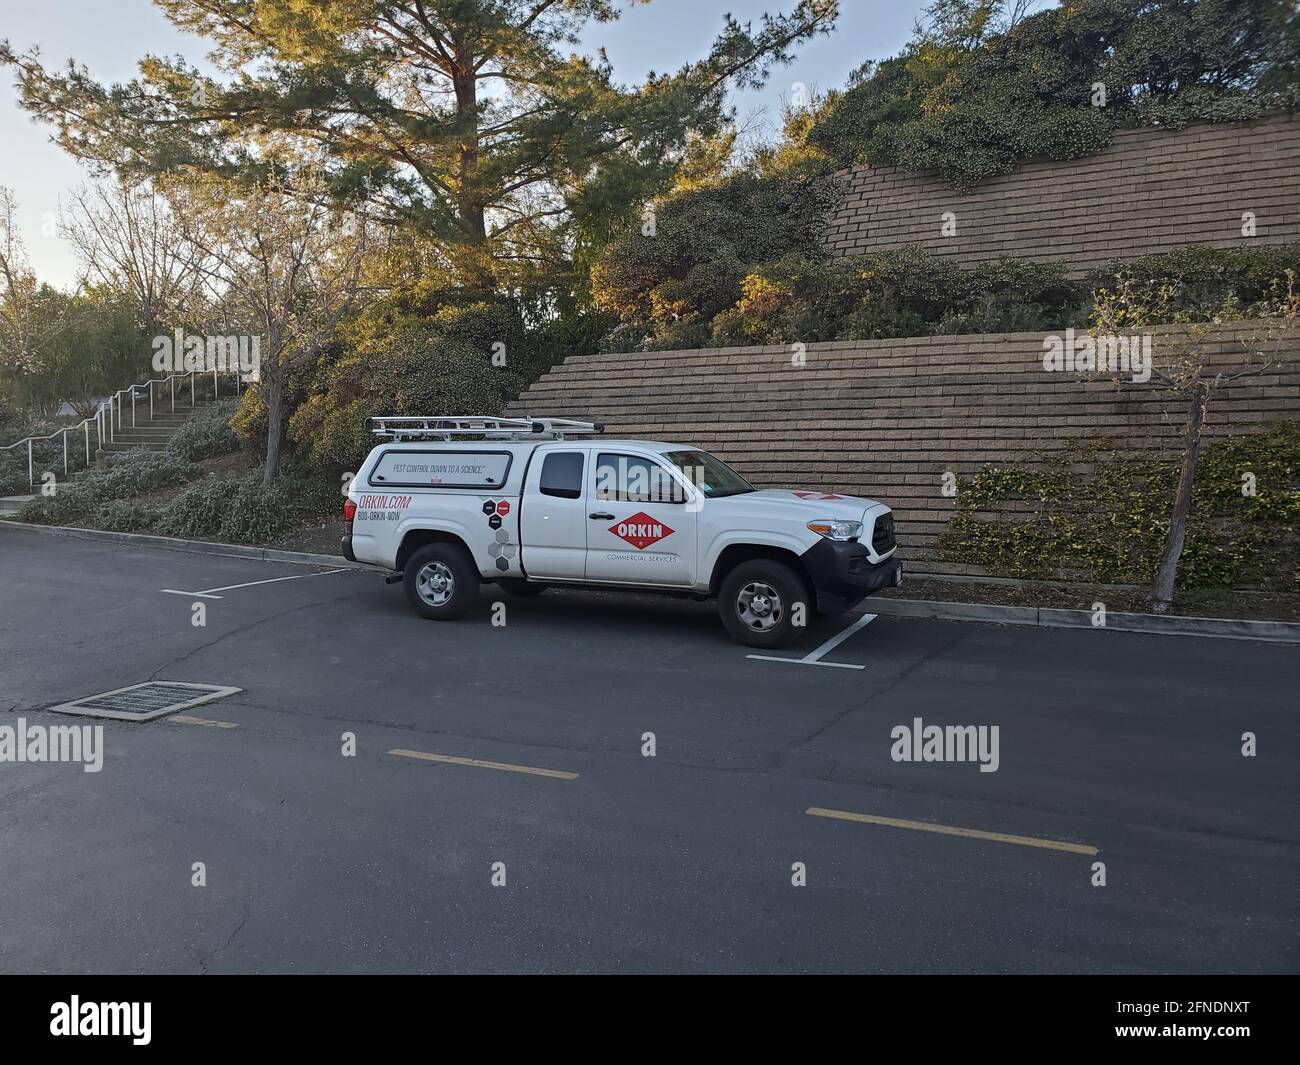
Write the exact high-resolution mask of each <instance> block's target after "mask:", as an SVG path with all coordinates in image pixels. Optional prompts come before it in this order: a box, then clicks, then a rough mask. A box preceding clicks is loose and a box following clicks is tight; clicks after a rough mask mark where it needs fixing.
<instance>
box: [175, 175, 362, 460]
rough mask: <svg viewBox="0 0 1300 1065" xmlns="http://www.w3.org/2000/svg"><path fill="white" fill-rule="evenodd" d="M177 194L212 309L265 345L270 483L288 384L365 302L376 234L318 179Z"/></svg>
mask: <svg viewBox="0 0 1300 1065" xmlns="http://www.w3.org/2000/svg"><path fill="white" fill-rule="evenodd" d="M169 195H170V196H171V197H172V200H173V202H172V210H173V214H174V216H175V217H176V218H177V219H179V221H180V225H181V228H182V230H183V232H184V235H185V239H186V241H187V242H188V243H189V244H190V245H192V247H193V249H194V261H195V262H196V263H198V264H199V265H198V270H199V274H200V276H201V277H202V279H203V281H204V284H205V285H206V287H207V289H208V291H209V296H210V298H211V301H212V303H213V304H214V305H217V306H221V307H223V308H224V309H225V311H226V313H230V314H232V315H234V316H235V318H236V320H240V321H243V322H246V323H247V325H248V328H249V329H250V330H251V331H252V332H251V334H250V335H252V336H255V337H256V338H257V340H258V342H259V347H260V352H261V359H260V367H259V369H258V373H257V380H258V384H257V388H258V391H259V393H260V395H261V397H262V400H263V401H264V403H265V404H266V413H267V435H266V473H265V479H266V481H267V482H268V483H269V482H270V481H271V480H273V479H274V477H275V474H276V469H277V467H278V465H279V459H280V444H281V439H282V437H283V432H284V396H285V386H286V384H287V382H288V378H289V375H290V373H292V372H293V371H294V370H295V369H297V368H299V367H302V366H305V365H308V364H309V363H310V362H311V360H312V359H313V358H314V357H315V355H316V353H317V352H318V351H319V350H320V348H321V346H322V345H324V344H325V343H327V342H328V341H329V340H330V338H331V337H332V336H333V333H334V329H335V326H336V325H337V323H338V320H339V318H340V317H341V316H342V315H343V313H344V312H345V311H347V310H348V309H349V307H351V306H353V305H354V303H355V302H356V300H357V297H358V293H359V291H360V283H359V277H360V272H361V264H362V257H363V255H364V253H365V250H366V247H367V241H368V238H369V232H368V231H369V225H368V223H367V220H366V218H365V217H364V216H363V215H359V214H354V213H350V212H339V211H338V210H336V209H334V208H333V207H331V206H330V204H329V201H328V198H327V197H326V195H325V191H324V185H323V182H321V181H320V180H319V178H313V177H312V175H308V176H307V180H306V181H304V180H303V179H302V178H301V177H300V178H299V180H298V181H297V182H296V183H295V187H294V188H293V189H290V188H288V187H286V186H285V185H283V184H281V183H280V182H278V181H277V180H275V179H268V180H266V181H264V182H262V183H260V184H258V185H255V186H253V187H250V188H239V187H234V186H232V185H230V184H228V183H224V182H220V181H217V180H214V179H210V178H198V177H194V178H193V179H191V180H188V181H186V182H185V183H183V184H178V185H177V186H175V187H174V188H171V189H169Z"/></svg>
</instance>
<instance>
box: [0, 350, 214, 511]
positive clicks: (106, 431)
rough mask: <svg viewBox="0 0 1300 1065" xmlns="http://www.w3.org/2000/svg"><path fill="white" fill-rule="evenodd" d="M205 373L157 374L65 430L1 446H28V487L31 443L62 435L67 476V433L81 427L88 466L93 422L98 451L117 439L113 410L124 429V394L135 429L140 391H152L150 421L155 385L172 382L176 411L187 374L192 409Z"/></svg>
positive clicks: (122, 391) (31, 468)
mask: <svg viewBox="0 0 1300 1065" xmlns="http://www.w3.org/2000/svg"><path fill="white" fill-rule="evenodd" d="M219 372H220V371H218V370H215V369H214V370H213V371H212V400H213V402H214V403H215V402H216V401H217V399H218V398H219V396H220V386H219V383H218V374H219ZM201 373H202V374H206V373H207V371H206V370H187V371H185V372H184V373H174V374H171V375H169V376H167V377H154V378H150V379H149V380H148V381H142V382H140V383H139V384H134V385H127V387H126V388H119V389H118V390H117V391H116V392H114V393H113V394H112V395H111V396H109V397H108V399H104V400H100V402H99V406H98V407H96V408H95V413H94V414H92V415H91V416H90V417H89V418H83V419H82V420H81V421H80V422H78V423H77V424H76V425H67V426H64V427H63V428H62V429H56V430H55V431H54V432H52V433H48V434H46V435H45V436H25V437H23V438H22V439H21V440H17V441H15V442H14V443H12V444H3V445H0V451H12V450H13V449H14V448H16V447H21V446H22V445H23V444H26V445H27V487H28V488H31V487H33V486H34V485H35V484H36V473H35V467H34V465H33V461H32V444H33V442H34V441H37V440H53V439H54V438H55V437H56V436H60V435H61V436H62V437H63V476H65V477H66V476H67V475H68V434H69V433H75V432H76V431H77V430H78V429H81V430H82V431H83V433H84V435H85V438H86V466H87V467H89V466H90V423H91V422H94V423H95V450H96V451H97V452H98V451H102V450H103V448H104V442H105V440H107V441H108V443H110V444H111V443H113V442H114V440H115V439H116V435H115V429H114V426H113V413H114V410H115V409H116V412H117V429H125V428H126V426H125V425H123V423H122V397H123V396H124V395H127V394H128V393H129V394H130V396H131V428H132V429H134V428H135V404H136V399H137V398H139V395H140V392H139V390H140V389H142V388H147V389H148V390H149V420H150V421H153V417H154V409H153V400H154V394H153V386H154V385H165V384H169V383H170V384H171V410H172V411H173V412H175V410H176V380H177V378H185V377H188V378H189V381H190V409H191V410H193V409H195V407H197V406H198V402H197V398H196V392H195V385H194V379H195V377H196V376H197V375H199V374H201ZM234 378H235V395H236V396H238V395H239V371H237V370H236V371H234Z"/></svg>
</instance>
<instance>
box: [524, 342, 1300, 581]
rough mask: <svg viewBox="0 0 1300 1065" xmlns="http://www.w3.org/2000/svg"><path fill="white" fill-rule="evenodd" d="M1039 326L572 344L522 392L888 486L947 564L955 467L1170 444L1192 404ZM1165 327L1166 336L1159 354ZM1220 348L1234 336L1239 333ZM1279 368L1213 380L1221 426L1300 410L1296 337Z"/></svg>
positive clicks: (769, 473) (912, 545)
mask: <svg viewBox="0 0 1300 1065" xmlns="http://www.w3.org/2000/svg"><path fill="white" fill-rule="evenodd" d="M1044 338H1045V334H1042V333H1011V334H1001V335H979V336H952V337H922V338H913V339H906V340H877V341H860V342H852V343H826V344H811V345H808V348H807V364H806V365H805V366H803V367H802V368H800V367H797V366H795V365H793V364H792V358H791V349H790V348H789V347H750V348H720V349H706V350H699V351H663V352H652V353H645V352H631V353H625V354H614V355H587V356H575V357H572V358H569V359H567V360H565V362H563V363H562V364H560V365H558V366H556V367H554V368H553V369H552V370H551V371H550V372H549V373H547V374H546V375H545V376H544V377H542V378H541V379H540V380H539V381H537V382H536V383H535V384H534V385H533V386H532V387H531V388H529V389H528V390H527V391H526V392H525V393H524V394H523V395H522V396H521V397H520V398H519V400H518V401H517V402H516V403H515V404H513V405H512V409H511V412H512V413H515V414H529V415H534V416H544V415H551V416H569V417H591V418H594V419H595V420H597V421H601V422H604V423H605V425H606V427H607V428H606V432H607V435H619V436H630V437H640V438H650V439H660V440H673V441H682V442H684V443H689V444H694V445H697V446H699V447H703V448H706V449H708V450H710V451H713V452H714V453H716V454H717V455H719V456H721V457H722V458H723V459H725V460H727V461H728V462H730V463H732V464H733V465H735V467H736V468H737V469H738V470H740V471H741V472H742V473H743V474H744V475H745V476H746V477H748V478H749V479H750V480H751V481H753V482H754V483H755V484H757V485H759V486H762V487H791V488H798V487H807V488H820V489H826V490H835V491H842V492H851V493H854V494H858V495H865V496H870V497H873V498H877V499H880V500H881V501H883V502H885V503H888V504H889V505H890V506H892V507H894V509H895V510H896V512H897V515H898V529H899V542H900V550H901V553H902V555H903V557H904V558H905V559H907V560H908V564H909V567H910V568H911V569H912V570H913V571H918V572H920V571H930V572H941V573H978V572H979V571H978V570H977V569H974V568H972V567H966V566H956V565H951V564H943V563H942V562H941V561H940V560H939V559H938V558H937V554H936V550H935V542H936V538H937V536H938V534H939V533H940V532H941V531H942V529H943V528H944V527H945V525H946V524H947V522H948V520H949V518H950V517H951V516H952V514H953V510H954V504H955V501H954V500H953V499H952V498H949V497H945V496H944V495H943V494H942V491H941V489H942V483H943V475H944V473H945V472H948V471H951V472H954V473H966V472H973V471H975V470H977V469H979V468H980V467H981V466H983V465H985V464H989V463H1018V462H1032V461H1034V460H1035V458H1036V457H1038V456H1040V455H1041V454H1044V453H1047V452H1051V451H1054V450H1060V449H1063V448H1066V447H1069V446H1071V441H1072V440H1075V439H1078V438H1082V437H1092V438H1097V437H1105V438H1109V439H1112V440H1114V441H1115V442H1117V443H1118V444H1120V445H1121V446H1122V447H1123V448H1124V449H1125V450H1127V451H1129V452H1133V453H1146V454H1151V453H1171V454H1172V453H1174V452H1176V450H1177V441H1178V436H1179V434H1180V432H1181V427H1182V421H1183V416H1184V415H1183V411H1182V409H1181V408H1180V407H1179V405H1178V404H1176V403H1174V402H1171V401H1170V400H1169V398H1168V397H1167V396H1166V395H1164V394H1162V393H1161V392H1159V391H1158V390H1157V388H1156V386H1155V385H1154V384H1152V383H1148V384H1135V383H1132V382H1126V383H1124V384H1122V385H1121V386H1119V387H1118V388H1117V387H1116V386H1115V385H1114V384H1112V383H1110V382H1106V381H1092V382H1084V381H1082V380H1080V379H1079V378H1078V377H1076V376H1075V375H1072V374H1069V373H1054V372H1048V371H1045V370H1044V369H1043V353H1044ZM1159 343H1160V341H1159V338H1157V340H1156V344H1157V349H1156V350H1157V357H1158V352H1159V350H1160V349H1159ZM1219 350H1221V351H1222V352H1223V353H1224V354H1225V357H1228V356H1230V354H1231V353H1233V352H1236V351H1238V350H1239V347H1238V346H1236V345H1235V344H1234V342H1233V340H1232V339H1231V336H1230V335H1224V336H1223V338H1222V340H1221V343H1220V345H1219ZM1279 356H1280V359H1281V366H1280V368H1279V369H1278V370H1277V371H1276V372H1269V373H1268V374H1267V375H1264V376H1260V377H1257V378H1247V379H1243V380H1241V381H1238V382H1235V383H1233V384H1231V385H1228V386H1226V387H1225V388H1224V389H1223V390H1222V391H1221V392H1220V393H1218V394H1217V396H1216V398H1215V400H1214V402H1213V405H1212V406H1211V408H1210V415H1209V421H1208V427H1209V432H1210V434H1211V436H1221V435H1223V434H1226V433H1233V434H1244V433H1251V432H1256V431H1259V430H1260V429H1261V428H1263V427H1264V426H1265V425H1267V424H1268V423H1270V422H1273V421H1276V420H1280V419H1283V418H1300V343H1293V344H1290V345H1289V346H1288V347H1286V348H1285V349H1284V350H1282V351H1281V352H1280V353H1279Z"/></svg>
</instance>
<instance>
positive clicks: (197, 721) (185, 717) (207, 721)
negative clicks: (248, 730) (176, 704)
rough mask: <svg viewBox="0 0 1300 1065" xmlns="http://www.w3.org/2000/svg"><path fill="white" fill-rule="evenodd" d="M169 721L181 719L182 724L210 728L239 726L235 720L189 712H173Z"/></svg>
mask: <svg viewBox="0 0 1300 1065" xmlns="http://www.w3.org/2000/svg"><path fill="white" fill-rule="evenodd" d="M167 720H168V721H179V722H180V723H181V724H182V725H207V727H208V728H239V726H238V725H236V724H235V723H234V722H233V721H213V720H212V719H211V718H207V717H192V716H191V715H189V714H173V715H172V716H171V717H169V718H168V719H167Z"/></svg>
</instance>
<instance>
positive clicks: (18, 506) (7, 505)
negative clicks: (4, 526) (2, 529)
mask: <svg viewBox="0 0 1300 1065" xmlns="http://www.w3.org/2000/svg"><path fill="white" fill-rule="evenodd" d="M35 498H36V497H35V496H34V495H30V496H0V517H12V516H13V515H14V514H17V513H18V512H19V511H20V510H22V509H23V506H24V505H25V504H27V503H30V502H31V501H32V500H33V499H35Z"/></svg>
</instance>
